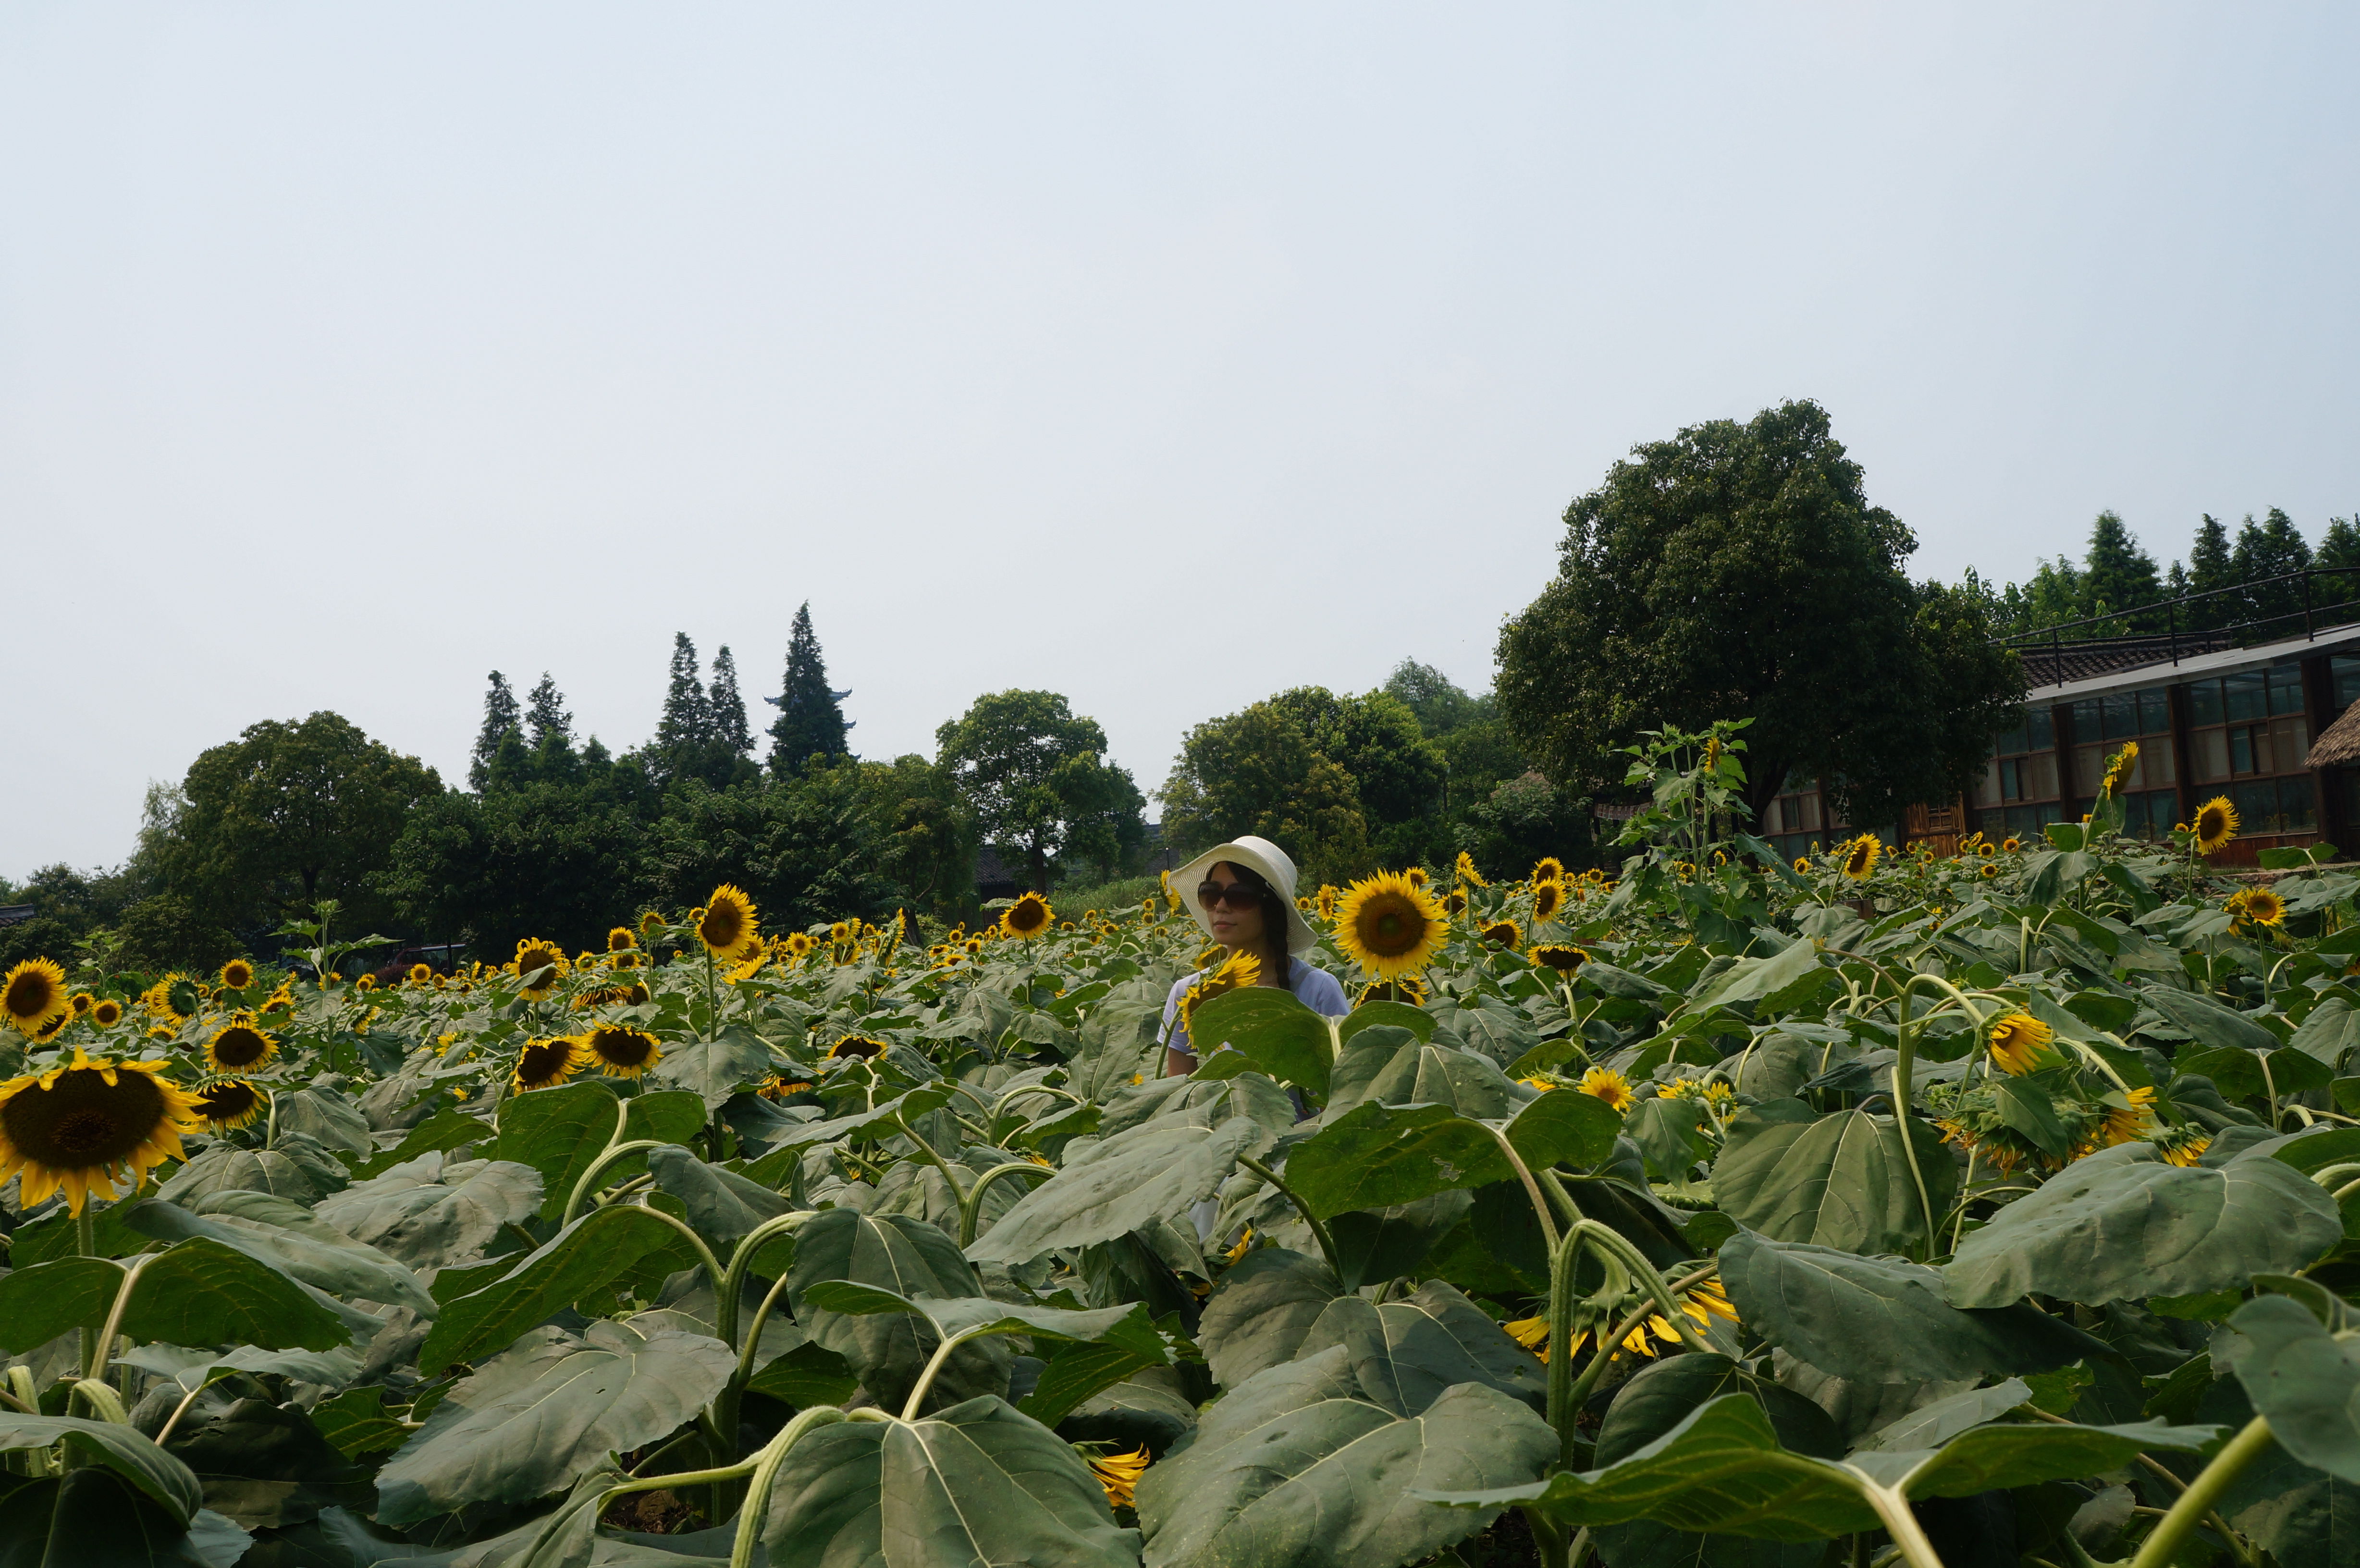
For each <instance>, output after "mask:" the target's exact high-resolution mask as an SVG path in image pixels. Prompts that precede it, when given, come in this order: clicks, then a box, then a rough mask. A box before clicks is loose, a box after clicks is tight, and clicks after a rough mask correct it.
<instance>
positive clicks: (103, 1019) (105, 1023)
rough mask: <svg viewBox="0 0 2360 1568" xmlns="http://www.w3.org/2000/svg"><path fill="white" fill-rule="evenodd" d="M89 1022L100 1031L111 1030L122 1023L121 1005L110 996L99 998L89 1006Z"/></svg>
mask: <svg viewBox="0 0 2360 1568" xmlns="http://www.w3.org/2000/svg"><path fill="white" fill-rule="evenodd" d="M90 1021H91V1022H93V1023H94V1024H96V1025H97V1026H98V1027H99V1028H101V1029H113V1028H114V1027H115V1025H117V1024H119V1023H121V1022H122V1021H123V1004H122V1003H120V1002H118V1001H116V1000H115V998H114V997H112V996H101V997H100V998H99V999H98V1000H97V1001H95V1002H93V1003H92V1004H91V1005H90Z"/></svg>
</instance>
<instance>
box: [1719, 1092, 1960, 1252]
mask: <svg viewBox="0 0 2360 1568" xmlns="http://www.w3.org/2000/svg"><path fill="white" fill-rule="evenodd" d="M1909 1136H1910V1137H1911V1138H1913V1139H1914V1140H1915V1142H1916V1144H1917V1167H1918V1170H1919V1171H1920V1173H1922V1174H1923V1175H1924V1177H1925V1180H1926V1189H1927V1191H1926V1198H1927V1202H1928V1203H1930V1205H1931V1207H1932V1211H1933V1213H1934V1214H1937V1215H1939V1214H1942V1213H1944V1212H1945V1211H1946V1210H1947V1209H1948V1208H1949V1207H1950V1197H1951V1193H1952V1192H1953V1191H1954V1190H1955V1188H1956V1186H1957V1184H1958V1174H1957V1167H1956V1166H1955V1165H1954V1164H1953V1163H1952V1162H1951V1160H1950V1154H1949V1151H1948V1150H1946V1149H1944V1148H1943V1147H1942V1140H1941V1136H1940V1135H1939V1133H1937V1132H1935V1131H1934V1130H1933V1129H1932V1128H1931V1127H1927V1126H1926V1125H1925V1124H1923V1123H1922V1122H1919V1121H1918V1120H1917V1118H1916V1117H1914V1116H1913V1117H1911V1118H1910V1120H1909ZM1901 1138H1902V1132H1901V1129H1900V1128H1899V1127H1896V1125H1895V1124H1894V1121H1893V1118H1892V1117H1890V1116H1871V1115H1869V1114H1868V1113H1866V1112H1864V1111H1838V1112H1836V1113H1835V1114H1834V1115H1832V1116H1820V1115H1819V1113H1818V1112H1816V1111H1814V1110H1812V1109H1811V1108H1810V1106H1808V1105H1805V1104H1803V1102H1801V1101H1800V1100H1772V1101H1770V1102H1768V1103H1767V1104H1765V1105H1755V1106H1752V1107H1750V1108H1748V1109H1746V1110H1743V1111H1740V1112H1739V1113H1738V1114H1737V1116H1736V1117H1735V1119H1734V1120H1733V1121H1732V1123H1731V1124H1730V1129H1729V1141H1728V1143H1727V1144H1726V1145H1725V1146H1724V1147H1723V1148H1722V1149H1721V1157H1720V1158H1719V1159H1718V1160H1714V1161H1713V1167H1712V1192H1713V1197H1714V1199H1715V1200H1716V1201H1717V1202H1718V1203H1720V1205H1721V1209H1722V1210H1723V1211H1724V1212H1725V1213H1727V1214H1728V1215H1729V1217H1730V1218H1732V1219H1733V1220H1735V1221H1736V1222H1737V1223H1738V1224H1740V1225H1744V1226H1745V1227H1746V1228H1748V1229H1749V1230H1755V1231H1759V1232H1761V1233H1762V1234H1763V1235H1764V1236H1769V1237H1771V1238H1772V1239H1774V1240H1777V1241H1808V1242H1812V1243H1815V1244H1817V1245H1819V1246H1821V1247H1840V1248H1841V1249H1842V1250H1844V1251H1846V1252H1863V1253H1876V1252H1898V1251H1901V1250H1902V1249H1903V1248H1904V1247H1907V1246H1909V1245H1910V1244H1912V1243H1913V1242H1917V1241H1919V1240H1921V1239H1922V1238H1923V1237H1924V1236H1925V1235H1926V1232H1927V1229H1928V1223H1929V1222H1928V1218H1927V1214H1926V1206H1925V1204H1921V1203H1920V1202H1919V1199H1918V1194H1917V1184H1916V1182H1915V1181H1913V1180H1912V1178H1911V1176H1910V1170H1909V1160H1908V1156H1907V1151H1906V1150H1905V1149H1904V1148H1903V1145H1902V1142H1901Z"/></svg>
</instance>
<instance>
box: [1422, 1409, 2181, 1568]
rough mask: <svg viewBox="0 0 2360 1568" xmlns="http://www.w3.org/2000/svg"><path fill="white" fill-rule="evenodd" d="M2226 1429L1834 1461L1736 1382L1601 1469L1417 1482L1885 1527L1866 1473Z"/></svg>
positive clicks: (1983, 1481) (1905, 1489)
mask: <svg viewBox="0 0 2360 1568" xmlns="http://www.w3.org/2000/svg"><path fill="white" fill-rule="evenodd" d="M2218 1432H2219V1429H2218V1428H2216V1427H2209V1426H2207V1427H2169V1426H2164V1425H2162V1424H2160V1423H2157V1422H2143V1423H2140V1424H2137V1425H2134V1426H2115V1427H2089V1426H2074V1425H2064V1426H2049V1425H2024V1426H1982V1427H1976V1428H1974V1429H1972V1430H1971V1431H1969V1432H1965V1433H1963V1434H1961V1435H1960V1436H1958V1437H1955V1438H1952V1439H1951V1440H1950V1442H1948V1443H1945V1444H1943V1445H1942V1446H1941V1447H1940V1448H1939V1449H1936V1450H1934V1451H1932V1452H1930V1453H1928V1452H1905V1453H1883V1452H1877V1453H1867V1454H1854V1455H1853V1456H1852V1458H1851V1459H1849V1460H1846V1461H1844V1462H1841V1463H1835V1462H1830V1461H1828V1460H1824V1459H1815V1458H1812V1457H1810V1456H1809V1455H1808V1454H1796V1453H1793V1452H1791V1451H1789V1450H1788V1449H1786V1447H1784V1446H1783V1445H1782V1444H1780V1443H1779V1441H1778V1436H1777V1433H1776V1432H1775V1429H1774V1428H1773V1426H1772V1424H1771V1421H1770V1418H1769V1416H1768V1414H1767V1413H1765V1410H1764V1409H1763V1407H1762V1405H1761V1404H1759V1403H1758V1402H1756V1400H1755V1399H1754V1398H1753V1396H1752V1395H1750V1394H1747V1393H1732V1394H1725V1395H1723V1396H1721V1398H1720V1399H1714V1400H1712V1401H1710V1403H1708V1404H1705V1405H1703V1406H1701V1407H1699V1409H1698V1410H1695V1411H1693V1412H1691V1413H1690V1414H1689V1415H1688V1417H1687V1418H1686V1419H1684V1420H1683V1421H1681V1422H1680V1424H1679V1425H1677V1426H1676V1427H1674V1428H1673V1429H1672V1430H1671V1431H1670V1432H1666V1433H1665V1434H1664V1435H1663V1436H1662V1437H1659V1438H1657V1439H1656V1440H1655V1442H1653V1443H1648V1444H1646V1445H1645V1446H1644V1447H1643V1448H1640V1449H1638V1450H1636V1451H1635V1452H1633V1453H1632V1454H1628V1455H1626V1456H1624V1457H1623V1458H1622V1459H1620V1460H1618V1461H1616V1462H1615V1463H1613V1464H1612V1465H1603V1466H1601V1467H1600V1468H1598V1469H1595V1470H1590V1471H1587V1472H1582V1473H1575V1472H1571V1471H1567V1472H1561V1473H1559V1474H1557V1475H1552V1476H1550V1477H1549V1478H1548V1479H1547V1480H1546V1481H1539V1482H1535V1483H1531V1484H1528V1485H1524V1486H1511V1487H1505V1488H1496V1489H1486V1490H1482V1491H1469V1492H1464V1493H1457V1494H1449V1493H1442V1492H1439V1491H1437V1490H1435V1489H1430V1488H1422V1487H1421V1488H1417V1492H1418V1495H1420V1496H1423V1497H1427V1498H1429V1499H1430V1500H1432V1501H1436V1502H1447V1503H1451V1504H1454V1505H1457V1506H1459V1507H1465V1508H1484V1509H1496V1508H1503V1507H1507V1506H1509V1505H1512V1504H1513V1505H1519V1506H1523V1507H1527V1508H1537V1509H1539V1510H1540V1511H1541V1512H1543V1513H1546V1514H1547V1515H1548V1516H1550V1517H1551V1518H1553V1519H1557V1521H1559V1522H1560V1523H1562V1524H1565V1525H1568V1526H1571V1527H1590V1528H1594V1527H1597V1526H1601V1525H1612V1524H1622V1523H1624V1522H1626V1521H1628V1520H1632V1519H1654V1520H1655V1521H1657V1522H1658V1523H1662V1524H1666V1525H1670V1526H1671V1527H1673V1528H1674V1529H1676V1530H1692V1531H1726V1532H1728V1533H1731V1534H1736V1535H1750V1536H1758V1537H1763V1538H1765V1539H1768V1540H1772V1541H1819V1540H1824V1539H1825V1538H1827V1537H1829V1536H1832V1535H1840V1534H1846V1533H1849V1532H1851V1531H1853V1530H1874V1529H1876V1528H1877V1516H1876V1513H1875V1510H1874V1508H1872V1507H1871V1506H1870V1504H1869V1502H1868V1499H1867V1497H1866V1495H1865V1492H1864V1490H1863V1484H1866V1485H1872V1486H1883V1487H1885V1488H1888V1489H1890V1490H1892V1491H1895V1492H1897V1493H1899V1494H1900V1495H1901V1496H1902V1497H1909V1498H1921V1497H1971V1496H1972V1495H1973V1494H1975V1493H1977V1492H1985V1491H1992V1490H1994V1489H1997V1488H2000V1487H2014V1486H2031V1485H2034V1484H2036V1483H2038V1482H2041V1481H2053V1480H2063V1479H2066V1478H2068V1477H2071V1476H2079V1475H2094V1474H2097V1473H2100V1472H2103V1471H2106V1470H2111V1469H2113V1468H2114V1467H2115V1466H2117V1465H2122V1464H2125V1463H2126V1462H2127V1461H2129V1460H2130V1459H2131V1458H2132V1457H2134V1456H2135V1455H2136V1454H2141V1453H2144V1452H2146V1451H2147V1450H2150V1449H2168V1450H2181V1451H2186V1450H2191V1449H2197V1448H2202V1446H2204V1445H2205V1444H2206V1443H2209V1442H2210V1441H2212V1438H2213V1437H2215V1436H2216V1435H2217V1434H2218Z"/></svg>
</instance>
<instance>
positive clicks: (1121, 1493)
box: [1090, 1448, 1149, 1508]
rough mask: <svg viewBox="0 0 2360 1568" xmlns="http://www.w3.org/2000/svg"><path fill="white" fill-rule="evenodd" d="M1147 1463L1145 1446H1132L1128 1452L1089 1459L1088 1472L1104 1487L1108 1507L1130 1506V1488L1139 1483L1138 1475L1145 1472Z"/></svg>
mask: <svg viewBox="0 0 2360 1568" xmlns="http://www.w3.org/2000/svg"><path fill="white" fill-rule="evenodd" d="M1148 1464H1149V1460H1148V1457H1147V1450H1146V1449H1145V1448H1134V1449H1132V1450H1131V1452H1130V1453H1129V1454H1107V1455H1105V1456H1104V1457H1102V1458H1096V1459H1092V1460H1091V1461H1090V1474H1091V1475H1095V1476H1097V1477H1098V1485H1099V1486H1104V1487H1105V1488H1106V1496H1107V1506H1108V1507H1109V1508H1129V1507H1131V1488H1133V1487H1134V1486H1138V1485H1139V1477H1140V1476H1141V1475H1142V1474H1144V1473H1145V1471H1146V1469H1147V1466H1148Z"/></svg>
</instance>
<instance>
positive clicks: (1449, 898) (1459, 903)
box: [1442, 887, 1467, 920]
mask: <svg viewBox="0 0 2360 1568" xmlns="http://www.w3.org/2000/svg"><path fill="white" fill-rule="evenodd" d="M1442 912H1443V913H1444V914H1445V915H1448V916H1449V917H1450V918H1451V919H1453V920H1456V919H1457V918H1458V917H1459V916H1460V915H1463V914H1465V913H1466V912H1467V895H1466V894H1464V893H1462V892H1460V891H1459V889H1458V888H1456V887H1453V888H1452V889H1451V890H1450V891H1449V892H1448V893H1445V894H1444V895H1443V896H1442Z"/></svg>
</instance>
